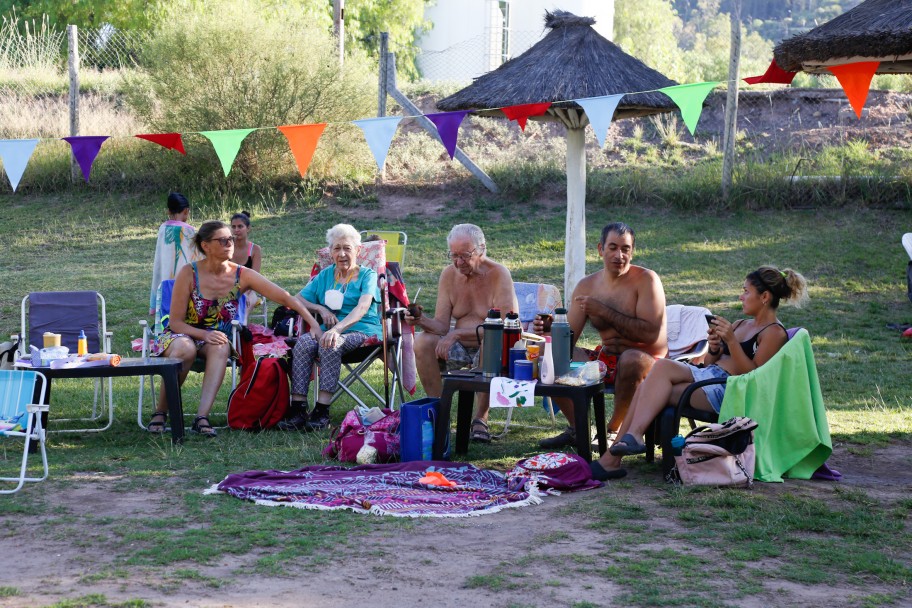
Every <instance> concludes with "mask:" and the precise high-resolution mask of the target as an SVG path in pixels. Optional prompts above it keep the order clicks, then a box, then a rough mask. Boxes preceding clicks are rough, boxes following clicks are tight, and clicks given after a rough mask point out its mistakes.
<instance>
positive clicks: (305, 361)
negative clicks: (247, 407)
mask: <svg viewBox="0 0 912 608" xmlns="http://www.w3.org/2000/svg"><path fill="white" fill-rule="evenodd" d="M326 242H327V244H328V245H329V253H330V256H331V257H332V261H333V263H332V264H331V265H330V266H327V267H326V268H324V269H323V270H322V271H320V273H319V274H318V275H317V276H315V277H314V278H313V279H311V281H310V282H309V283H308V284H307V285H306V286H305V287H304V289H302V290H301V292H300V293H299V294H298V295H296V296H295V297H296V298H298V299H299V300H301V301H302V302H303V303H304V306H305V307H306V308H307V309H308V310H309V311H310V312H311V313H314V314H318V315H320V317H322V320H323V324H322V325H321V329H323V335H322V336H321V337H320V338H319V340H317V339H315V338H313V337H312V336H311V335H309V334H305V335H303V336H301V337H300V338H299V339H298V342H297V344H295V347H294V359H293V361H292V366H291V408H290V409H289V410H288V415H287V417H286V418H285V420H283V421H281V422H280V423H279V425H278V426H279V428H280V429H282V430H286V431H288V430H304V431H316V430H321V429H324V428H326V427H327V426H329V402H330V400H331V399H332V396H333V393H335V392H336V389H337V387H338V384H339V374H340V371H341V368H342V357H343V356H344V355H346V354H348V353H350V352H351V351H353V350H355V349H356V348H358V347H359V346H361V345H362V344H363V343H364V342H365V341H366V340H368V338H370V337H372V336H375V337H380V336H381V335H382V331H383V329H382V327H381V325H380V323H381V321H380V310H379V308H380V307H379V302H380V289H379V287H378V286H377V273H376V272H375V271H373V270H371V269H370V268H363V267H360V266H358V263H357V259H358V252H359V251H360V249H361V235H360V234H359V233H358V231H357V230H355V229H354V228H353V227H352V226H350V225H348V224H337V225H335V226H333V227H332V228H330V229H329V230H328V231H327V232H326ZM315 361H319V362H320V391H319V395H318V397H317V402H316V404H315V405H314V409H313V411H311V412H310V413H308V411H307V390H308V388H309V387H310V379H311V372H312V371H313V366H314V362H315Z"/></svg>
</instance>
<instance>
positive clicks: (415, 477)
mask: <svg viewBox="0 0 912 608" xmlns="http://www.w3.org/2000/svg"><path fill="white" fill-rule="evenodd" d="M431 469H432V470H434V471H437V472H440V473H442V474H443V475H444V476H445V477H446V478H447V479H449V480H450V481H453V482H456V485H455V486H452V487H445V486H433V485H431V486H429V485H426V484H422V483H420V482H419V480H420V479H421V478H422V477H424V475H425V473H426V472H427V471H428V470H431ZM216 492H224V493H227V494H230V495H231V496H234V497H236V498H240V499H243V500H250V501H253V502H254V503H256V504H258V505H267V506H288V507H297V508H300V509H324V510H338V509H350V510H352V511H355V512H356V513H373V514H375V515H392V516H394V517H469V516H473V515H485V514H488V513H496V512H498V511H500V510H502V509H506V508H511V507H523V506H526V505H535V504H539V503H540V502H541V500H542V499H541V496H540V494H539V493H538V492H537V490H535V489H531V491H525V490H524V489H521V488H520V489H519V490H511V489H510V488H509V487H508V485H507V481H506V479H505V478H504V476H503V475H502V474H500V473H498V472H496V471H489V470H486V469H479V468H477V467H475V466H473V465H471V464H467V463H459V462H446V461H424V462H422V461H416V462H402V463H393V464H374V465H361V466H357V467H353V468H350V469H349V468H345V467H342V466H326V465H316V466H308V467H303V468H300V469H298V470H296V471H287V472H285V471H247V472H245V473H236V474H232V475H229V476H228V477H226V478H225V479H224V480H223V481H222V482H221V483H220V484H218V485H217V486H213V487H212V488H210V489H209V490H207V493H216Z"/></svg>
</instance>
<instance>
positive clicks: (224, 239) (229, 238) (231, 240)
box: [209, 236, 237, 247]
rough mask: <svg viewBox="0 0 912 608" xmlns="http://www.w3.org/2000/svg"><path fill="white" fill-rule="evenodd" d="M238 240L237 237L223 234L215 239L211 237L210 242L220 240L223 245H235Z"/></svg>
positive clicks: (219, 242)
mask: <svg viewBox="0 0 912 608" xmlns="http://www.w3.org/2000/svg"><path fill="white" fill-rule="evenodd" d="M236 240H237V239H236V238H234V237H233V236H222V237H216V238H213V239H209V241H210V242H212V241H218V244H219V245H221V246H222V247H227V246H228V245H229V244H230V245H234V242H235V241H236Z"/></svg>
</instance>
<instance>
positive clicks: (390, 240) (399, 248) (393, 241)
mask: <svg viewBox="0 0 912 608" xmlns="http://www.w3.org/2000/svg"><path fill="white" fill-rule="evenodd" d="M374 235H376V236H378V237H380V238H381V239H383V240H384V241H386V261H387V262H396V263H397V264H399V267H400V268H402V267H403V266H405V246H406V245H407V244H408V236H407V235H406V234H405V233H404V232H400V231H397V230H362V231H361V240H362V241H364V240H366V239H367V238H369V237H371V236H374Z"/></svg>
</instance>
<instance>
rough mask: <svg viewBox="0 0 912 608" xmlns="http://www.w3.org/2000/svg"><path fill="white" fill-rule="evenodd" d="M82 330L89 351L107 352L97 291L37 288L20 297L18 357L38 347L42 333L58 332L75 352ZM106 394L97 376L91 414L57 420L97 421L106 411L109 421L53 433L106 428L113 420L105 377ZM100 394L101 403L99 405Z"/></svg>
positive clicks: (110, 385)
mask: <svg viewBox="0 0 912 608" xmlns="http://www.w3.org/2000/svg"><path fill="white" fill-rule="evenodd" d="M80 331H84V332H85V335H86V338H87V341H88V349H89V352H90V353H110V352H111V337H112V335H113V333H112V332H110V331H108V317H107V309H106V307H105V299H104V297H102V295H101V294H100V293H98V292H97V291H38V292H33V293H30V294H29V295H27V296H25V297H24V298H22V314H21V327H20V334H18V335H14V336H13V342H16V341H17V340H19V338H20V336H21V337H22V339H21V341H20V346H19V354H18V357H23V358H27V357H29V345H30V344H31V345H34V346H36V347H39V348H40V347H41V346H42V345H43V344H44V333H45V332H53V333H58V334H61V342H60V343H61V345H62V346H66V347H67V348H69V349H70V352H71V353H76V342H77V340H78V338H79V332H80ZM107 385H108V391H107V396H106V395H105V391H104V388H103V385H102V380H101V379H100V378H98V379H96V380H95V395H94V399H93V402H92V415H91V416H89V417H87V418H62V419H58V420H57V421H56V422H71V421H80V422H87V421H93V422H94V421H98V420H99V419H103V412H104V410H105V409H107V411H108V422H107V424H106V425H105V426H104V427H101V428H84V429H60V430H54V431H48V432H56V433H98V432H101V431H104V430H107V429H109V428H110V427H111V425H112V424H113V422H114V382H113V380H112V379H111V378H108V382H107ZM99 395H100V397H101V400H100V401H101V403H100V405H99Z"/></svg>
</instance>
